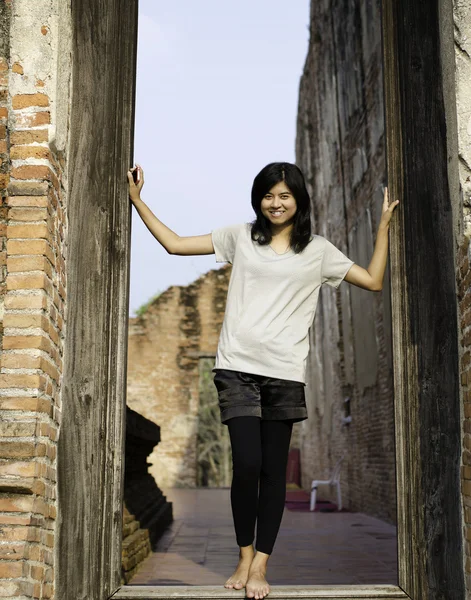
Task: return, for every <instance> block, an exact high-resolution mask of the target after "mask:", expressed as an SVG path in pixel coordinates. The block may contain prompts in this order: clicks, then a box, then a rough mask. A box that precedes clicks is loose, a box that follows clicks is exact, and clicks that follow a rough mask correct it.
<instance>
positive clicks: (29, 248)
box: [7, 239, 54, 262]
mask: <svg viewBox="0 0 471 600" xmlns="http://www.w3.org/2000/svg"><path fill="white" fill-rule="evenodd" d="M7 254H8V255H13V254H26V255H28V254H43V255H44V256H47V257H48V258H49V260H50V261H51V262H53V261H54V255H53V252H52V248H51V246H50V245H49V243H48V242H47V240H44V239H39V240H36V239H30V240H14V239H11V240H8V241H7Z"/></svg>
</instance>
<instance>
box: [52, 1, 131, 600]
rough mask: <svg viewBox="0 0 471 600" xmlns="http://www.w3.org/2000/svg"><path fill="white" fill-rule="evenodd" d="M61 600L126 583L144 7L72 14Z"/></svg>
mask: <svg viewBox="0 0 471 600" xmlns="http://www.w3.org/2000/svg"><path fill="white" fill-rule="evenodd" d="M72 26H73V54H72V60H73V77H72V84H73V101H72V106H71V115H70V120H71V122H70V127H71V129H70V153H69V159H68V184H69V193H68V199H67V212H68V220H69V228H68V255H67V337H66V343H65V350H64V376H63V387H62V424H61V432H60V437H59V441H58V507H59V512H58V530H57V535H58V547H59V548H60V551H59V552H58V556H57V581H56V585H57V590H56V597H57V598H64V599H66V598H67V599H68V598H70V599H72V598H73V599H74V600H80V599H87V600H102V599H105V598H108V597H109V596H110V595H111V594H112V593H113V592H114V591H116V589H117V588H118V586H119V584H120V566H121V535H122V534H121V529H122V487H123V444H124V423H125V420H124V407H125V388H126V385H125V382H126V348H127V340H126V337H127V321H128V286H129V243H130V206H129V200H128V197H127V180H126V170H127V168H129V166H130V162H131V152H132V140H133V121H134V86H135V83H134V82H135V65H136V47H137V0H131V1H130V2H129V1H126V0H76V1H75V2H73V3H72Z"/></svg>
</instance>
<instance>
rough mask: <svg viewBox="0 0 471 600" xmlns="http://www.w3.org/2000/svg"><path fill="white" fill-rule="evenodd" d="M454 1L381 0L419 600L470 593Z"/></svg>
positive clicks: (410, 536) (411, 589) (409, 516)
mask: <svg viewBox="0 0 471 600" xmlns="http://www.w3.org/2000/svg"><path fill="white" fill-rule="evenodd" d="M447 1H448V0H415V1H414V2H410V1H409V0H383V39H384V84H385V110H386V137H387V162H388V185H389V190H390V197H391V199H392V200H395V199H399V200H400V204H399V206H398V208H397V209H396V210H395V214H394V217H393V219H392V223H391V229H390V242H391V294H392V315H393V324H392V327H393V356H394V396H395V412H396V443H397V486H398V494H397V497H398V553H399V585H400V586H401V588H403V589H404V590H405V591H406V592H407V593H408V594H409V595H410V597H411V598H414V600H419V599H422V598H427V599H428V600H433V599H435V598H436V599H437V600H438V599H439V598H447V600H454V599H456V600H458V599H461V598H464V595H465V592H464V578H463V562H462V560H463V559H462V532H461V515H460V504H461V498H460V473H459V463H460V404H459V388H458V385H459V375H458V365H459V359H458V340H457V332H458V323H457V306H456V291H455V276H454V271H455V269H454V258H453V243H454V236H453V226H452V210H451V198H450V191H449V189H450V188H449V185H448V171H447V124H446V120H445V106H444V95H443V72H442V59H443V54H444V53H443V49H442V48H441V42H443V40H440V31H439V5H440V2H447ZM449 43H451V44H452V43H453V41H452V40H449ZM451 68H454V65H452V67H451ZM451 108H452V109H453V110H455V108H454V107H451Z"/></svg>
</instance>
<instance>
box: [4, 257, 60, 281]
mask: <svg viewBox="0 0 471 600" xmlns="http://www.w3.org/2000/svg"><path fill="white" fill-rule="evenodd" d="M7 269H8V272H9V273H18V272H26V271H44V272H45V273H47V275H48V276H49V277H52V269H51V264H50V263H49V261H48V260H47V258H46V257H45V256H40V255H32V256H9V257H8V260H7Z"/></svg>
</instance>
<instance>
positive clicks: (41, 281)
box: [7, 272, 52, 290]
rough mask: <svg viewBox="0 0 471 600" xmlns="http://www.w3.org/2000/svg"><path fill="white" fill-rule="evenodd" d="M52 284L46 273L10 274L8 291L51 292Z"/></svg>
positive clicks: (8, 276)
mask: <svg viewBox="0 0 471 600" xmlns="http://www.w3.org/2000/svg"><path fill="white" fill-rule="evenodd" d="M51 287H52V283H51V281H50V279H49V278H48V277H47V275H46V273H34V272H33V273H9V274H8V275H7V289H8V290H39V289H42V290H50V289H51Z"/></svg>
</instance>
